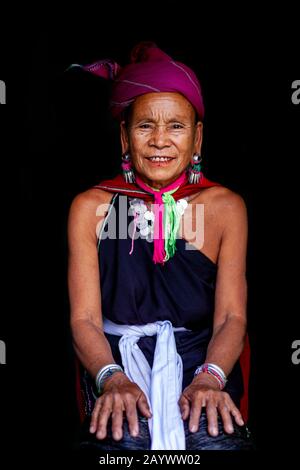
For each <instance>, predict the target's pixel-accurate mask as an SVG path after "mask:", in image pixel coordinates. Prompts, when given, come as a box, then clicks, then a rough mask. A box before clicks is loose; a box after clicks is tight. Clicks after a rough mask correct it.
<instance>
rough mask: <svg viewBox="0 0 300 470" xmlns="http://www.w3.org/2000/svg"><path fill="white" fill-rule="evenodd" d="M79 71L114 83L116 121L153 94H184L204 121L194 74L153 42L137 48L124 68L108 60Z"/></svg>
mask: <svg viewBox="0 0 300 470" xmlns="http://www.w3.org/2000/svg"><path fill="white" fill-rule="evenodd" d="M74 65H75V66H76V65H77V64H74ZM80 67H82V68H83V69H84V70H87V71H88V72H91V73H93V74H95V75H98V76H100V77H103V78H106V79H111V80H113V87H112V96H111V111H112V115H113V116H114V117H118V118H121V117H122V111H123V110H124V109H125V108H126V107H127V106H129V105H130V104H131V103H133V101H134V100H135V98H137V97H138V96H140V95H144V94H145V93H153V92H158V93H159V92H177V93H181V94H182V95H183V96H185V98H186V99H187V100H188V101H189V102H190V103H191V104H192V105H193V106H194V108H195V110H196V112H197V114H198V117H199V119H200V120H202V119H203V117H204V105H203V98H202V93H201V86H200V83H199V81H198V79H197V77H196V75H195V73H194V72H193V71H192V70H191V69H190V68H189V67H187V66H186V65H184V64H182V63H181V62H176V61H174V60H173V59H172V58H171V57H170V56H168V55H167V54H166V53H165V52H163V51H162V50H161V49H159V48H158V47H157V46H156V44H154V43H152V42H142V43H140V44H138V45H137V46H135V47H134V48H133V50H132V52H131V62H130V64H128V65H126V66H125V67H121V66H120V65H119V64H117V63H116V62H114V61H113V60H109V59H108V60H100V61H98V62H95V63H93V64H90V65H84V66H80Z"/></svg>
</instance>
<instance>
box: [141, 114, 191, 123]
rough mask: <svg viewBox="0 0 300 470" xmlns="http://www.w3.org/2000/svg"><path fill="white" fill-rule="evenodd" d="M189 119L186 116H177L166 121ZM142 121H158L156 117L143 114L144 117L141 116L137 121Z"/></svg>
mask: <svg viewBox="0 0 300 470" xmlns="http://www.w3.org/2000/svg"><path fill="white" fill-rule="evenodd" d="M187 120H188V118H186V117H183V116H176V117H174V118H171V119H168V120H167V121H166V122H167V123H170V122H185V121H187ZM141 121H148V122H154V123H155V122H156V120H155V119H153V118H150V117H147V116H142V117H140V118H138V119H137V120H136V122H141Z"/></svg>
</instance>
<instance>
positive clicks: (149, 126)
mask: <svg viewBox="0 0 300 470" xmlns="http://www.w3.org/2000/svg"><path fill="white" fill-rule="evenodd" d="M139 128H140V129H151V124H140V125H139Z"/></svg>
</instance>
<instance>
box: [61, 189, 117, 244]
mask: <svg viewBox="0 0 300 470" xmlns="http://www.w3.org/2000/svg"><path fill="white" fill-rule="evenodd" d="M113 195H114V194H113V193H109V192H107V191H103V190H102V189H97V188H91V189H88V190H86V191H83V192H82V193H79V194H77V196H75V197H74V199H73V201H72V203H71V206H70V210H69V219H68V232H69V233H70V234H72V233H74V232H75V233H76V234H78V233H81V234H82V235H83V236H86V235H88V236H89V237H92V239H93V240H94V238H95V237H96V235H97V227H99V226H100V225H99V224H101V223H102V222H103V220H104V218H105V216H106V214H107V212H108V210H109V205H110V202H111V199H112V197H113Z"/></svg>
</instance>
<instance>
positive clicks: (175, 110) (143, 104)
mask: <svg viewBox="0 0 300 470" xmlns="http://www.w3.org/2000/svg"><path fill="white" fill-rule="evenodd" d="M132 111H133V117H134V118H140V119H142V118H143V117H150V116H153V117H154V116H155V115H158V114H161V113H163V114H164V115H168V116H172V117H176V118H177V119H179V118H181V119H183V118H185V119H188V118H190V117H192V118H193V116H194V113H195V111H194V108H193V106H192V105H191V103H190V102H189V101H188V100H187V99H186V98H185V97H184V96H183V95H181V94H180V93H176V92H174V93H173V92H166V93H146V94H144V95H141V96H139V97H137V98H136V99H135V101H134V103H133V109H132Z"/></svg>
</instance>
